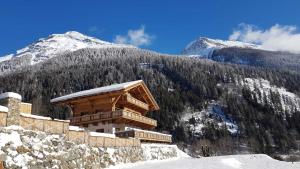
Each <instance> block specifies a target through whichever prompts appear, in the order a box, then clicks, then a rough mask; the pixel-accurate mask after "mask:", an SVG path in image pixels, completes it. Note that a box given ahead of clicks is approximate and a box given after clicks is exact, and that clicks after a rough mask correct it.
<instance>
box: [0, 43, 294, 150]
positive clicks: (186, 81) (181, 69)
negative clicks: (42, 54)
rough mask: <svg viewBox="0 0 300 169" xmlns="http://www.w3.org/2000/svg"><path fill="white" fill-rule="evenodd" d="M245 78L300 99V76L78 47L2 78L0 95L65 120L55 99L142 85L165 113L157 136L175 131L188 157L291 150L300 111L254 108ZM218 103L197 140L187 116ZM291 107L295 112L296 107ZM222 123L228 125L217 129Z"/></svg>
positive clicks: (160, 115)
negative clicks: (206, 149)
mask: <svg viewBox="0 0 300 169" xmlns="http://www.w3.org/2000/svg"><path fill="white" fill-rule="evenodd" d="M245 78H256V79H259V78H262V79H265V80H268V81H269V83H270V84H271V85H274V86H277V87H279V88H280V87H282V88H285V90H286V91H288V92H292V93H294V94H295V95H297V97H298V96H299V92H300V91H299V88H298V87H297V86H299V85H300V84H299V83H300V80H299V79H300V77H299V75H298V74H293V73H289V72H285V71H274V70H265V69H259V68H252V67H248V66H237V65H226V64H219V63H216V62H212V61H208V60H199V59H194V58H188V57H187V58H186V57H177V56H171V55H162V54H158V53H154V52H151V51H146V50H141V49H129V48H123V49H121V48H120V49H119V48H118V49H112V48H107V49H81V50H77V51H74V52H72V53H67V54H62V55H60V56H59V57H54V58H52V59H49V60H47V61H45V62H42V63H40V64H35V65H33V66H30V67H26V68H23V69H22V70H18V71H14V72H12V73H10V74H6V75H2V76H0V80H1V82H2V83H1V86H0V91H1V92H4V91H15V92H18V93H20V94H22V96H24V99H25V101H27V102H32V103H33V112H34V113H35V114H41V115H49V114H50V115H51V116H56V117H59V118H67V117H68V116H69V115H68V111H69V110H68V109H67V108H65V107H62V108H57V107H54V106H53V105H51V104H50V103H49V100H50V99H51V98H54V97H57V96H61V95H65V94H69V93H72V92H76V91H81V90H85V89H90V88H95V87H99V86H105V85H108V84H112V83H119V82H125V81H131V80H136V79H143V80H144V81H145V83H146V84H147V86H149V89H150V90H151V92H152V93H153V95H154V97H155V98H156V100H157V102H158V104H159V105H160V108H161V110H160V111H159V112H153V113H150V114H149V116H151V117H152V118H154V119H156V120H158V130H160V131H169V132H171V133H172V134H173V137H174V141H175V142H177V143H180V144H181V145H182V146H183V147H186V148H187V151H189V153H190V154H194V155H196V154H201V146H200V145H201V144H202V145H203V144H209V145H210V146H211V151H212V153H214V154H234V153H237V152H240V151H248V152H259V153H269V154H270V153H275V152H286V151H293V149H295V148H296V140H297V139H299V129H300V127H299V123H298V121H299V120H300V117H299V114H300V113H299V112H298V110H297V109H289V110H290V112H285V111H280V112H278V111H277V110H276V109H274V106H273V105H275V103H272V104H266V105H265V106H264V105H262V106H257V105H256V104H255V103H253V101H252V100H250V99H249V97H248V95H247V92H242V91H246V90H245V89H244V87H242V86H241V85H238V84H237V82H239V81H241V79H245ZM243 89H244V90H243ZM213 101H215V102H214V104H215V106H217V107H218V109H219V110H221V111H222V112H223V114H221V116H220V115H219V114H216V113H214V112H212V113H213V114H212V115H210V114H211V113H210V114H208V115H207V116H205V118H206V119H207V120H206V121H207V123H203V128H201V133H202V134H200V135H199V133H198V134H193V130H192V129H193V128H191V127H189V126H190V125H194V124H195V122H194V121H193V120H189V121H188V123H186V122H183V121H182V117H183V115H184V114H187V113H191V114H193V113H194V112H199V111H204V110H205V109H209V107H210V104H209V103H211V102H213ZM276 105H277V102H276ZM288 105H289V106H290V107H295V105H294V103H289V104H288ZM62 112H65V113H62ZM222 116H224V117H225V118H220V117H222ZM283 116H287V117H286V119H284V118H282V117H283ZM209 119H212V121H211V120H209ZM228 119H230V120H231V121H232V124H234V125H235V126H237V127H238V131H237V132H234V133H231V132H228V131H230V130H228V129H230V126H228V125H227V123H223V122H226V120H228ZM270 119H272V120H270ZM210 121H211V122H210ZM222 121H223V122H222ZM219 122H221V123H223V124H226V125H221V126H219V125H218V123H219ZM246 126H247V127H246ZM248 126H251V127H248ZM224 128H225V130H224ZM204 142H205V143H204ZM243 145H246V149H245V148H242V147H243Z"/></svg>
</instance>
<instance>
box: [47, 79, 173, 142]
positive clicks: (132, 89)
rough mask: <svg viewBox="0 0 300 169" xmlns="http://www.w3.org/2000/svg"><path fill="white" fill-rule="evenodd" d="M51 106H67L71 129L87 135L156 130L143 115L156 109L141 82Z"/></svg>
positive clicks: (68, 98) (81, 94) (90, 92)
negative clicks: (70, 110) (84, 130)
mask: <svg viewBox="0 0 300 169" xmlns="http://www.w3.org/2000/svg"><path fill="white" fill-rule="evenodd" d="M51 102H52V103H54V104H58V105H67V106H69V107H70V108H71V109H72V118H70V125H75V126H80V127H83V128H86V129H88V130H90V131H96V132H104V133H118V132H124V131H127V130H129V129H133V128H134V129H142V130H145V132H147V130H151V129H154V128H155V127H156V126H157V122H156V120H154V119H151V118H148V117H146V114H147V112H149V111H155V110H159V106H158V104H157V103H156V101H155V99H154V97H153V96H152V94H151V93H150V91H149V89H148V88H147V86H146V85H145V83H144V82H143V81H142V80H137V81H132V82H126V83H121V84H114V85H110V86H105V87H100V88H95V89H90V90H85V91H81V92H77V93H72V94H70V95H65V96H62V97H58V98H55V99H52V100H51ZM142 130H141V131H142ZM168 140H170V138H168ZM167 142H170V141H167Z"/></svg>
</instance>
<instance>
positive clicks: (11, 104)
mask: <svg viewBox="0 0 300 169" xmlns="http://www.w3.org/2000/svg"><path fill="white" fill-rule="evenodd" d="M21 100H22V97H21V95H19V94H17V93H12V92H7V93H2V94H1V95H0V105H2V106H5V107H7V108H8V112H7V118H6V125H7V126H10V125H19V123H20V109H21Z"/></svg>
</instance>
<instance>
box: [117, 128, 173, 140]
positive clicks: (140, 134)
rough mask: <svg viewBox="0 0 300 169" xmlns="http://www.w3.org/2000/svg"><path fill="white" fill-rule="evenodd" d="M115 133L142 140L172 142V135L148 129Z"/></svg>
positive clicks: (119, 135)
mask: <svg viewBox="0 0 300 169" xmlns="http://www.w3.org/2000/svg"><path fill="white" fill-rule="evenodd" d="M115 134H116V136H118V137H125V138H127V137H134V138H138V139H140V140H141V141H154V142H164V143H171V142H172V136H171V135H168V134H162V133H158V132H152V131H147V130H140V129H137V130H136V129H133V130H127V131H121V132H117V133H115Z"/></svg>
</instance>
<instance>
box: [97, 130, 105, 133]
mask: <svg viewBox="0 0 300 169" xmlns="http://www.w3.org/2000/svg"><path fill="white" fill-rule="evenodd" d="M96 132H99V133H104V129H97V130H96Z"/></svg>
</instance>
